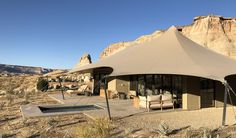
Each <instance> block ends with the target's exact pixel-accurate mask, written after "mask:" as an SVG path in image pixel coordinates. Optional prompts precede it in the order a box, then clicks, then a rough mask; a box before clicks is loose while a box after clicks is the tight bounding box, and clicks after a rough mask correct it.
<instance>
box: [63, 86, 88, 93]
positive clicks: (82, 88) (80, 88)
mask: <svg viewBox="0 0 236 138" xmlns="http://www.w3.org/2000/svg"><path fill="white" fill-rule="evenodd" d="M87 88H88V85H86V84H85V85H82V86H80V87H79V89H78V90H68V91H66V92H67V93H68V94H69V95H72V94H83V93H84V92H85V90H86V89H87Z"/></svg>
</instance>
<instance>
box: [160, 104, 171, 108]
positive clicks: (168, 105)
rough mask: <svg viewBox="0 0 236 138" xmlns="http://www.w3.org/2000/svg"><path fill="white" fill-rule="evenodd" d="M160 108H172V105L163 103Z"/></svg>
mask: <svg viewBox="0 0 236 138" xmlns="http://www.w3.org/2000/svg"><path fill="white" fill-rule="evenodd" d="M162 107H163V108H165V107H173V103H163V104H162Z"/></svg>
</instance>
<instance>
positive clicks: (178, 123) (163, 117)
mask: <svg viewBox="0 0 236 138" xmlns="http://www.w3.org/2000/svg"><path fill="white" fill-rule="evenodd" d="M234 110H235V111H236V107H234ZM222 111H223V109H222V108H206V109H201V110H194V111H171V112H165V111H163V112H159V111H153V112H151V113H145V114H141V115H135V116H131V117H127V118H123V119H122V120H120V123H121V124H122V127H123V128H129V129H133V130H134V129H139V128H141V129H144V130H148V131H155V130H157V128H158V125H159V124H160V122H162V121H164V122H165V123H166V124H167V125H169V126H170V128H172V129H180V128H185V127H191V128H194V129H198V128H201V127H206V128H210V129H215V128H218V127H219V126H220V125H221V120H222ZM234 122H235V119H234V112H233V109H232V107H228V108H227V118H226V124H227V125H232V124H234Z"/></svg>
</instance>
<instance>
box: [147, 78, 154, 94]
mask: <svg viewBox="0 0 236 138" xmlns="http://www.w3.org/2000/svg"><path fill="white" fill-rule="evenodd" d="M153 86H154V82H153V75H146V92H147V95H153V94H154V91H153V90H154V89H155V88H154V87H153Z"/></svg>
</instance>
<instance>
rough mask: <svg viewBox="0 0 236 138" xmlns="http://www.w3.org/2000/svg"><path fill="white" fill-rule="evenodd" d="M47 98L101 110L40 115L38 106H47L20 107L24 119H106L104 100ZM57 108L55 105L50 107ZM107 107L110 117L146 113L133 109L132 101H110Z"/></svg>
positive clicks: (93, 97) (70, 104) (58, 96)
mask: <svg viewBox="0 0 236 138" xmlns="http://www.w3.org/2000/svg"><path fill="white" fill-rule="evenodd" d="M48 96H49V97H51V98H53V99H54V100H56V101H58V102H59V103H61V104H62V105H65V106H75V105H98V106H100V107H102V108H103V109H99V110H87V111H73V112H60V113H58V112H57V113H42V112H41V110H40V109H39V108H38V106H47V105H25V106H21V110H22V112H23V116H24V117H42V116H51V115H64V114H75V113H83V114H85V115H87V116H89V117H90V118H93V119H95V118H102V117H108V112H107V105H106V100H105V98H102V97H99V96H89V97H88V96H68V95H65V100H63V98H62V95H61V94H50V95H48ZM51 106H57V105H51ZM109 107H110V112H111V116H112V117H119V118H122V117H127V116H132V115H135V114H140V113H144V112H146V111H145V110H144V109H137V108H134V107H133V103H132V100H129V99H127V100H119V99H111V100H109Z"/></svg>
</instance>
